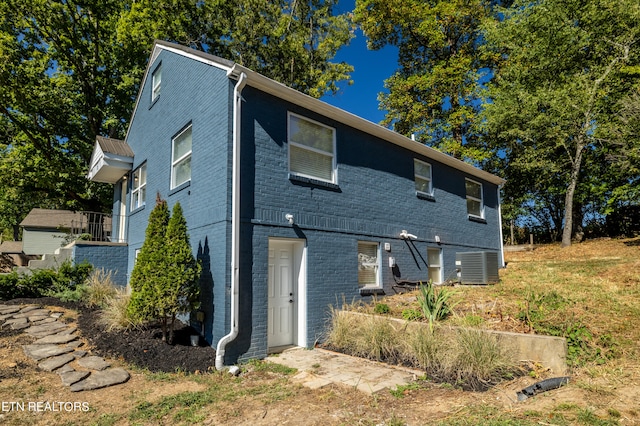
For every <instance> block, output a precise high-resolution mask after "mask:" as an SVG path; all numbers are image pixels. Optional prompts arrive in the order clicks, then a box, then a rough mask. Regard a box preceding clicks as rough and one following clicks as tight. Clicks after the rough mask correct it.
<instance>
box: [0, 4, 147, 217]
mask: <svg viewBox="0 0 640 426" xmlns="http://www.w3.org/2000/svg"><path fill="white" fill-rule="evenodd" d="M121 7H122V2H120V1H116V0H107V1H95V0H93V1H88V2H76V1H74V0H65V1H55V0H24V1H23V0H20V1H17V0H6V1H4V2H2V3H1V4H0V17H1V18H0V136H1V137H2V138H1V139H0V156H1V157H0V160H1V161H2V168H3V179H1V180H0V185H1V187H0V192H4V193H7V192H9V191H11V192H12V193H13V195H12V197H9V198H8V199H3V200H0V215H4V214H7V213H9V214H10V217H12V218H15V219H13V223H12V224H11V226H15V225H17V223H19V221H20V220H21V219H22V218H23V217H24V215H26V213H27V212H28V208H30V207H31V203H32V201H33V200H39V201H40V202H42V204H41V205H39V207H44V206H45V205H48V206H52V207H59V208H69V209H78V210H80V209H81V210H90V211H104V209H105V208H106V207H107V206H109V205H110V203H111V198H112V189H111V188H110V187H109V186H108V185H104V184H97V183H94V182H89V181H88V180H87V179H86V178H85V175H86V171H87V168H88V162H89V159H90V156H91V151H92V147H93V144H94V142H95V137H96V135H105V136H111V137H122V136H124V131H125V124H126V121H127V120H128V119H129V117H130V115H131V110H132V105H133V101H134V99H135V94H136V92H137V86H136V84H134V81H138V80H139V77H140V76H141V73H142V70H143V69H144V63H145V58H144V57H141V58H131V57H129V56H128V55H126V53H125V52H123V51H122V49H121V45H120V44H118V43H116V41H115V34H116V33H115V28H116V23H117V20H118V16H119V13H120V9H121ZM27 166H28V167H27ZM5 173H6V174H5ZM11 203H17V204H18V205H21V206H24V207H23V208H21V209H20V211H19V212H15V211H13V210H15V209H14V208H13V207H12V206H11ZM25 210H26V211H25ZM16 220H17V222H16Z"/></svg>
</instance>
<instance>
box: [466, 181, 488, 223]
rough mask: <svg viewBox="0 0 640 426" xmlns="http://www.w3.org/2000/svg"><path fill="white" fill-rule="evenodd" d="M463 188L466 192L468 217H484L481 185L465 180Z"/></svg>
mask: <svg viewBox="0 0 640 426" xmlns="http://www.w3.org/2000/svg"><path fill="white" fill-rule="evenodd" d="M465 187H466V190H467V213H468V214H469V216H475V217H480V218H482V217H484V204H483V201H482V184H481V183H479V182H476V181H473V180H470V179H465Z"/></svg>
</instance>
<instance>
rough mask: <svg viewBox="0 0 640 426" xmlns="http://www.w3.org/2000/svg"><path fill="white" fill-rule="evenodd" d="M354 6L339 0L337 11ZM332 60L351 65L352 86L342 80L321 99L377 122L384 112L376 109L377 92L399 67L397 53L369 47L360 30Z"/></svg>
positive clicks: (390, 48) (353, 3) (347, 0)
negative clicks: (333, 91) (329, 93)
mask: <svg viewBox="0 0 640 426" xmlns="http://www.w3.org/2000/svg"><path fill="white" fill-rule="evenodd" d="M354 8H355V0H342V1H340V3H339V5H338V7H337V10H336V12H337V13H343V12H348V11H352V10H353V9H354ZM334 61H335V62H340V61H344V62H346V63H348V64H351V65H353V67H354V71H353V73H351V79H352V80H353V84H352V85H351V86H349V85H347V84H345V83H341V84H340V90H339V91H338V93H336V94H335V95H327V96H324V97H323V98H322V100H323V101H325V102H327V103H328V104H331V105H333V106H336V107H338V108H341V109H343V110H345V111H348V112H350V113H353V114H355V115H358V116H360V117H362V118H365V119H367V120H369V121H373V122H374V123H379V122H380V121H381V120H382V119H383V118H384V115H385V112H384V111H381V110H379V109H378V104H379V102H378V93H380V92H382V91H384V80H386V79H387V78H389V77H390V76H391V75H392V74H393V73H394V72H395V71H396V69H397V68H398V53H397V49H396V48H395V47H385V48H384V49H382V50H368V49H367V39H366V37H365V36H364V34H363V33H362V31H360V30H359V29H358V30H356V34H355V37H354V38H353V39H352V40H351V43H350V44H349V46H346V47H343V48H342V49H340V51H339V52H338V54H337V55H336V57H335V58H334Z"/></svg>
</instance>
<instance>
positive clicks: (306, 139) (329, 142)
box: [288, 113, 336, 183]
mask: <svg viewBox="0 0 640 426" xmlns="http://www.w3.org/2000/svg"><path fill="white" fill-rule="evenodd" d="M288 118H289V120H288V140H289V172H290V173H291V174H294V175H299V176H304V177H309V178H313V179H319V180H323V181H327V182H331V183H336V164H335V148H336V131H335V129H334V128H332V127H328V126H325V125H323V124H320V123H318V122H315V121H312V120H309V119H307V118H303V117H300V116H299V115H295V114H292V113H289V117H288Z"/></svg>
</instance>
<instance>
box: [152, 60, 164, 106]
mask: <svg viewBox="0 0 640 426" xmlns="http://www.w3.org/2000/svg"><path fill="white" fill-rule="evenodd" d="M158 73H159V75H160V78H157V76H158ZM161 89H162V62H160V63H159V64H158V66H156V68H155V69H154V70H153V72H152V73H151V102H155V101H156V100H157V99H158V98H159V97H160V91H161Z"/></svg>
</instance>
